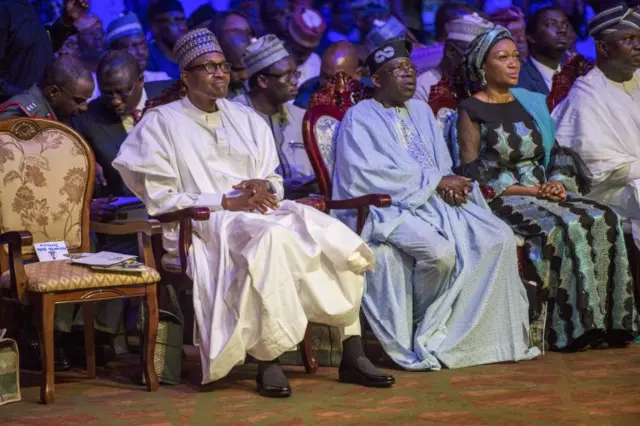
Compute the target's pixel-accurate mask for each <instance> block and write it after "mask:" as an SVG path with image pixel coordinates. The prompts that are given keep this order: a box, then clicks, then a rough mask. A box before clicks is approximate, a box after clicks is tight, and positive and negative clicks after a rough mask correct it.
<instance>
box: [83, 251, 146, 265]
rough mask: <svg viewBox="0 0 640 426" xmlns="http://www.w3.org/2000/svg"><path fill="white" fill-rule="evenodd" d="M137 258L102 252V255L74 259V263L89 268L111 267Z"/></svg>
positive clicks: (95, 254) (96, 254)
mask: <svg viewBox="0 0 640 426" xmlns="http://www.w3.org/2000/svg"><path fill="white" fill-rule="evenodd" d="M136 257H137V256H131V255H128V254H120V253H112V252H110V251H101V252H100V253H94V254H91V255H89V256H85V257H80V258H75V259H72V262H73V263H79V264H81V265H88V266H111V265H116V264H118V263H122V262H126V261H127V260H131V259H135V258H136Z"/></svg>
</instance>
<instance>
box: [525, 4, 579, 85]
mask: <svg viewBox="0 0 640 426" xmlns="http://www.w3.org/2000/svg"><path fill="white" fill-rule="evenodd" d="M569 37H570V25H569V20H568V19H567V17H566V16H565V14H564V13H563V12H562V11H561V10H560V9H558V8H555V7H548V8H545V9H540V10H539V11H537V12H536V13H534V14H533V15H531V18H529V21H528V22H527V43H528V46H529V60H528V61H527V62H525V63H524V64H523V65H522V67H521V70H520V78H519V79H518V87H522V88H523V89H527V90H529V91H531V92H538V93H542V94H543V95H548V94H549V92H550V91H551V85H552V84H553V76H554V75H555V74H556V73H557V72H560V67H561V63H562V60H563V59H564V57H565V55H566V52H567V49H568V48H569V47H570V44H569V43H570V40H569Z"/></svg>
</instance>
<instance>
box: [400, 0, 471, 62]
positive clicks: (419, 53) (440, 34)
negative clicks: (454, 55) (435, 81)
mask: <svg viewBox="0 0 640 426" xmlns="http://www.w3.org/2000/svg"><path fill="white" fill-rule="evenodd" d="M471 13H473V9H471V8H470V7H469V6H468V5H466V4H464V3H460V2H455V1H446V2H442V4H441V5H440V6H438V10H437V11H436V14H435V18H434V27H435V43H432V44H430V45H428V46H426V47H424V48H422V49H414V51H413V52H412V54H411V58H412V60H413V61H414V63H415V64H416V66H417V67H418V69H419V70H422V72H424V71H426V70H428V69H431V68H435V67H437V66H438V64H439V63H440V62H441V61H442V57H443V56H444V45H445V42H446V41H447V38H448V33H449V22H451V21H453V20H454V19H458V18H460V17H461V16H464V15H468V14H471Z"/></svg>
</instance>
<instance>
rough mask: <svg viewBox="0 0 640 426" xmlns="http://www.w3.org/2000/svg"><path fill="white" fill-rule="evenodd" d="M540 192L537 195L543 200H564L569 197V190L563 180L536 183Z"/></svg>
mask: <svg viewBox="0 0 640 426" xmlns="http://www.w3.org/2000/svg"><path fill="white" fill-rule="evenodd" d="M536 188H538V192H537V194H536V197H537V198H539V199H542V200H550V201H564V200H566V199H567V191H566V189H565V188H564V185H563V184H562V182H558V181H551V182H545V183H543V184H541V185H536Z"/></svg>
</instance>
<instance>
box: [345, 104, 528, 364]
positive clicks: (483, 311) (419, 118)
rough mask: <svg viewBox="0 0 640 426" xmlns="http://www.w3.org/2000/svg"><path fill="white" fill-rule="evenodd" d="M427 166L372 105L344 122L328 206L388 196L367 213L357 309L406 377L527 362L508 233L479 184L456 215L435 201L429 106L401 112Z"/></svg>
mask: <svg viewBox="0 0 640 426" xmlns="http://www.w3.org/2000/svg"><path fill="white" fill-rule="evenodd" d="M406 106H407V109H408V112H409V115H410V116H411V121H412V122H413V126H414V128H415V130H416V131H417V133H418V135H420V136H421V142H422V143H424V144H425V145H426V146H427V152H428V154H429V155H431V161H427V163H431V164H434V166H432V167H429V166H428V165H427V166H421V165H420V164H419V163H418V162H417V161H416V160H414V158H413V157H412V156H411V155H410V154H409V150H408V149H407V148H406V147H405V146H404V145H403V144H401V143H400V142H399V139H400V135H399V133H398V131H397V126H396V124H395V122H396V120H394V119H393V117H392V116H391V114H390V112H391V111H390V110H388V109H387V110H385V108H384V107H383V106H382V105H381V104H380V103H378V102H377V101H375V100H365V101H362V102H360V103H359V104H357V105H356V106H354V107H353V108H351V110H349V112H348V113H347V114H346V116H345V118H344V120H343V122H342V124H341V126H340V130H339V134H338V139H337V142H336V163H335V169H334V170H335V171H334V180H333V182H334V185H333V196H334V198H335V199H345V198H351V197H358V196H361V195H365V194H369V193H386V194H389V195H391V197H392V199H393V203H392V205H391V207H388V208H376V207H372V208H371V213H370V215H369V217H368V219H367V222H366V224H365V227H364V230H363V233H362V237H363V238H364V240H365V241H367V242H368V243H369V244H370V246H371V247H372V249H373V251H374V253H375V255H376V265H375V270H374V272H372V273H368V274H367V277H366V290H365V295H364V298H363V304H362V306H363V309H364V313H365V315H366V318H367V320H368V322H369V324H370V325H371V328H372V329H373V332H374V333H375V335H376V337H377V338H378V340H379V341H380V343H381V344H382V346H383V347H384V349H385V351H386V352H387V353H388V354H389V356H390V357H391V358H392V359H393V360H394V362H396V363H397V364H398V365H400V366H402V367H403V368H405V369H407V370H429V369H431V370H438V369H440V368H441V367H442V366H443V365H444V366H446V367H448V368H459V367H466V366H470V365H478V364H488V363H494V362H505V361H518V360H523V359H531V358H533V357H535V356H537V355H538V354H539V351H538V350H537V349H536V348H532V349H529V345H528V342H529V338H528V329H529V321H528V302H527V296H526V291H525V288H524V286H523V285H522V282H521V280H520V277H519V275H518V269H517V257H516V242H515V237H514V235H513V232H512V231H511V229H510V228H509V227H508V226H507V225H505V224H504V223H503V222H502V221H501V220H500V219H498V218H497V217H495V216H494V215H493V213H492V212H491V210H489V208H488V206H487V204H486V202H485V201H484V199H483V197H482V194H481V193H480V190H479V188H478V186H477V185H476V184H474V188H473V192H472V193H471V194H470V196H469V201H468V202H467V203H466V204H465V205H463V206H462V207H453V206H450V205H448V204H447V203H445V202H444V200H442V199H441V198H440V196H439V195H438V194H437V193H436V188H437V186H438V184H439V183H440V180H441V179H442V177H443V176H447V175H451V174H453V172H452V171H451V167H452V162H451V157H450V155H449V152H448V150H447V147H446V145H445V142H444V139H443V137H442V135H441V133H440V131H439V127H438V124H437V122H436V120H435V118H434V116H433V113H432V112H431V109H430V108H429V106H428V105H427V104H426V103H424V102H422V101H417V100H410V101H408V102H407V104H406Z"/></svg>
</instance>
